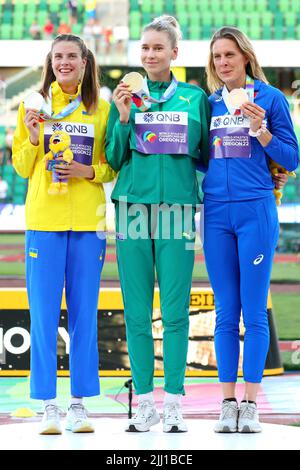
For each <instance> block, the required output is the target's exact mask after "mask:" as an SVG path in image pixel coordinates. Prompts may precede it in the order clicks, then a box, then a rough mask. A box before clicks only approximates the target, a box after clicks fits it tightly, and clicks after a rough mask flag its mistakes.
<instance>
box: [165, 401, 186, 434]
mask: <svg viewBox="0 0 300 470" xmlns="http://www.w3.org/2000/svg"><path fill="white" fill-rule="evenodd" d="M187 430H188V428H187V425H186V424H185V422H184V421H183V418H182V414H181V406H180V404H179V403H168V404H166V405H164V415H163V431H164V432H171V433H177V432H187Z"/></svg>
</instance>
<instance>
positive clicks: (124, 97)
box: [113, 82, 132, 124]
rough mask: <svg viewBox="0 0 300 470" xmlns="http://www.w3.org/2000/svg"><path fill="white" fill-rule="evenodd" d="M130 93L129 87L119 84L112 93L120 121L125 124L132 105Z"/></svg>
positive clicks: (122, 83)
mask: <svg viewBox="0 0 300 470" xmlns="http://www.w3.org/2000/svg"><path fill="white" fill-rule="evenodd" d="M131 98H132V93H131V92H130V91H129V85H126V83H124V82H120V83H119V85H118V86H117V88H116V89H115V91H114V92H113V101H114V103H115V105H116V107H117V108H118V111H119V113H120V121H121V122H122V123H124V124H125V123H127V122H128V121H129V116H130V110H131V105H132V101H131Z"/></svg>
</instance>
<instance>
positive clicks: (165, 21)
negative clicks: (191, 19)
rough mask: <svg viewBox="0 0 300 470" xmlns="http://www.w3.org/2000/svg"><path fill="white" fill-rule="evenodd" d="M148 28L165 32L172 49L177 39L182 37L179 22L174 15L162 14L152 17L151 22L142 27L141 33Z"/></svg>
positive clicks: (148, 29) (175, 45)
mask: <svg viewBox="0 0 300 470" xmlns="http://www.w3.org/2000/svg"><path fill="white" fill-rule="evenodd" d="M150 30H154V31H158V32H164V33H167V35H168V36H169V39H170V42H171V46H172V49H174V48H175V47H177V45H178V42H179V40H180V39H181V38H182V33H181V29H180V26H179V23H178V21H177V20H176V18H174V16H169V15H162V16H158V17H157V18H154V20H153V21H152V22H151V23H149V24H147V25H146V26H145V27H144V29H143V33H145V32H146V31H150Z"/></svg>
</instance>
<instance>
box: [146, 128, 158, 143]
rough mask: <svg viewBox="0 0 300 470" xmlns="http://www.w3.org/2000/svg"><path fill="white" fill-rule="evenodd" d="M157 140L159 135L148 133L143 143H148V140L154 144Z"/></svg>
mask: <svg viewBox="0 0 300 470" xmlns="http://www.w3.org/2000/svg"><path fill="white" fill-rule="evenodd" d="M156 139H157V135H156V134H155V133H154V132H151V131H146V132H144V134H143V141H144V142H146V140H147V141H148V142H150V143H151V144H152V143H153V142H155V141H156Z"/></svg>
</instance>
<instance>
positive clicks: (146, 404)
mask: <svg viewBox="0 0 300 470" xmlns="http://www.w3.org/2000/svg"><path fill="white" fill-rule="evenodd" d="M153 407H154V405H153V403H151V402H150V401H147V400H145V401H142V402H141V403H139V406H138V409H137V412H136V414H135V416H134V418H133V419H134V420H139V419H147V418H149V417H150V416H152V413H153V411H152V410H153Z"/></svg>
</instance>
